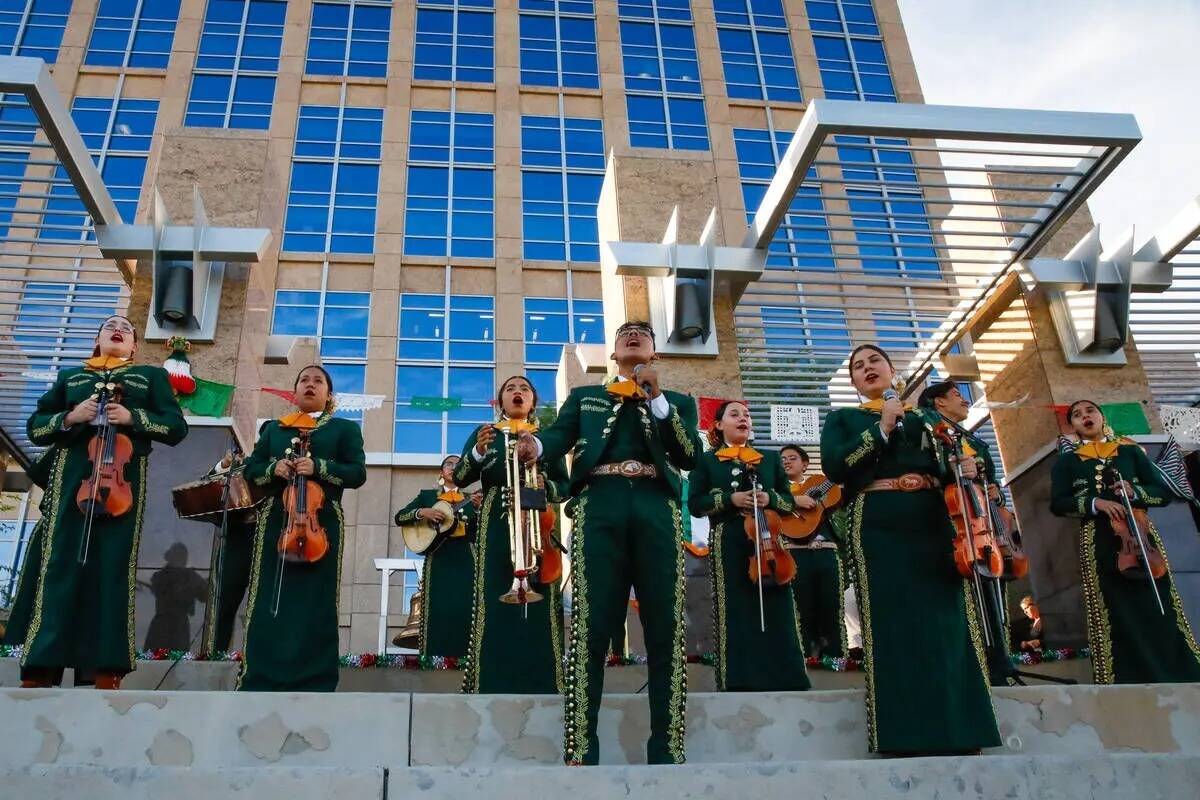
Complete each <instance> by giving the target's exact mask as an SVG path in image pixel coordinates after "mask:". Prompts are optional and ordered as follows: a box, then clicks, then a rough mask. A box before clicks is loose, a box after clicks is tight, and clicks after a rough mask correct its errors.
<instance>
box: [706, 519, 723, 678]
mask: <svg viewBox="0 0 1200 800" xmlns="http://www.w3.org/2000/svg"><path fill="white" fill-rule="evenodd" d="M724 538H725V523H723V522H716V521H715V520H714V521H713V522H712V523H710V525H709V532H708V557H709V559H710V562H709V574H710V575H711V576H712V596H713V640H714V642H713V643H714V644H715V645H716V657H717V663H716V665H715V666H716V673H717V674H716V678H717V691H718V692H724V691H725V690H726V689H725V674H726V667H727V663H728V662H727V658H728V657H727V655H726V652H725V646H726V642H727V640H728V635H727V628H726V627H725V624H726V616H725V613H726V612H725V562H724V560H723V559H722V555H721V554H722V552H723V550H724V547H723V544H724Z"/></svg>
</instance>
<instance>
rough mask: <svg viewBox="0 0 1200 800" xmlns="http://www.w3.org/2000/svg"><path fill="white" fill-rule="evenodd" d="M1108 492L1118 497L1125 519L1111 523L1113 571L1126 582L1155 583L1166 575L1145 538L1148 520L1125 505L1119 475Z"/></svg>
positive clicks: (1155, 550)
mask: <svg viewBox="0 0 1200 800" xmlns="http://www.w3.org/2000/svg"><path fill="white" fill-rule="evenodd" d="M1114 471H1115V470H1114ZM1112 491H1113V493H1114V494H1116V495H1118V496H1119V497H1121V499H1122V500H1123V501H1124V505H1125V519H1124V520H1119V521H1117V522H1113V523H1112V529H1113V533H1114V534H1116V536H1117V539H1118V540H1119V541H1120V547H1119V549H1118V550H1117V571H1118V572H1120V573H1121V577H1123V578H1129V579H1130V580H1139V579H1143V578H1150V579H1151V580H1157V579H1159V578H1161V577H1162V576H1164V575H1166V574H1167V560H1166V559H1165V558H1163V554H1162V551H1161V550H1159V549H1158V548H1157V547H1156V546H1155V545H1154V542H1153V541H1151V540H1150V537H1149V536H1148V535H1146V532H1147V531H1149V530H1150V517H1149V516H1148V515H1147V514H1146V511H1145V509H1141V508H1134V507H1133V506H1132V505H1131V504H1130V503H1129V497H1128V495H1127V494H1125V484H1124V481H1123V479H1122V478H1121V476H1120V475H1119V474H1118V475H1116V480H1115V481H1114V482H1113V484H1112Z"/></svg>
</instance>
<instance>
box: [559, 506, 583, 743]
mask: <svg viewBox="0 0 1200 800" xmlns="http://www.w3.org/2000/svg"><path fill="white" fill-rule="evenodd" d="M587 499H588V497H587V493H586V492H585V493H584V494H581V495H580V496H579V499H578V501H577V502H576V505H575V524H574V526H573V528H572V531H571V639H570V642H569V643H568V647H567V676H566V686H565V689H564V692H563V694H564V701H565V702H564V708H563V760H564V761H566V762H567V763H575V762H582V761H583V758H584V756H586V755H587V751H588V746H589V741H588V736H587V726H588V722H587V712H588V674H587V658H588V646H587V636H588V599H587V596H588V583H587V575H585V574H584V568H583V532H584V530H585V528H586V524H585V520H586V511H587Z"/></svg>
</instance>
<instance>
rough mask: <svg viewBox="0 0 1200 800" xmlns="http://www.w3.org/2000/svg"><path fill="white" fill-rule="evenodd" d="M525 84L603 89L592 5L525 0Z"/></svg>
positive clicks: (565, 0)
mask: <svg viewBox="0 0 1200 800" xmlns="http://www.w3.org/2000/svg"><path fill="white" fill-rule="evenodd" d="M520 8H521V17H520V39H521V83H523V84H526V85H529V86H564V87H572V88H580V87H581V88H587V89H598V88H600V69H599V62H598V60H597V55H596V16H595V9H594V7H593V4H592V3H591V2H573V0H521V6H520Z"/></svg>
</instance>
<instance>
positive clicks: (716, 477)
mask: <svg viewBox="0 0 1200 800" xmlns="http://www.w3.org/2000/svg"><path fill="white" fill-rule="evenodd" d="M762 456H763V460H762V461H760V462H759V463H758V465H757V466H756V467H755V470H756V471H757V472H758V482H759V484H760V486H761V487H762V490H763V491H765V492H766V493H767V496H768V497H770V498H771V501H770V503H769V504H768V508H770V509H772V510H774V511H777V512H779V513H780V514H790V513H791V512H792V509H793V508H794V507H795V503H794V502H793V500H792V492H791V485H790V484H789V482H788V477H787V474H786V473H785V472H784V471H783V463H782V462H781V461H780V460H779V453H777V452H775V451H774V450H765V451H763V454H762ZM749 489H750V475H749V473H748V471H747V469H746V465H745V464H743V463H742V462H741V461H738V460H736V459H734V460H730V461H722V460H721V459H719V458H717V454H716V452H715V451H712V450H710V451H708V452H707V453H705V454H704V455H702V456H700V461H699V462H698V463H697V464H696V468H695V469H693V470H692V471H691V472H690V473H688V511H690V512H691V514H692V516H693V517H710V516H715V515H718V514H723V513H727V512H730V511H735V512H736V511H737V509H736V508H735V506H734V505H733V493H734V492H743V491H748V490H749ZM738 513H740V512H738Z"/></svg>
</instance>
